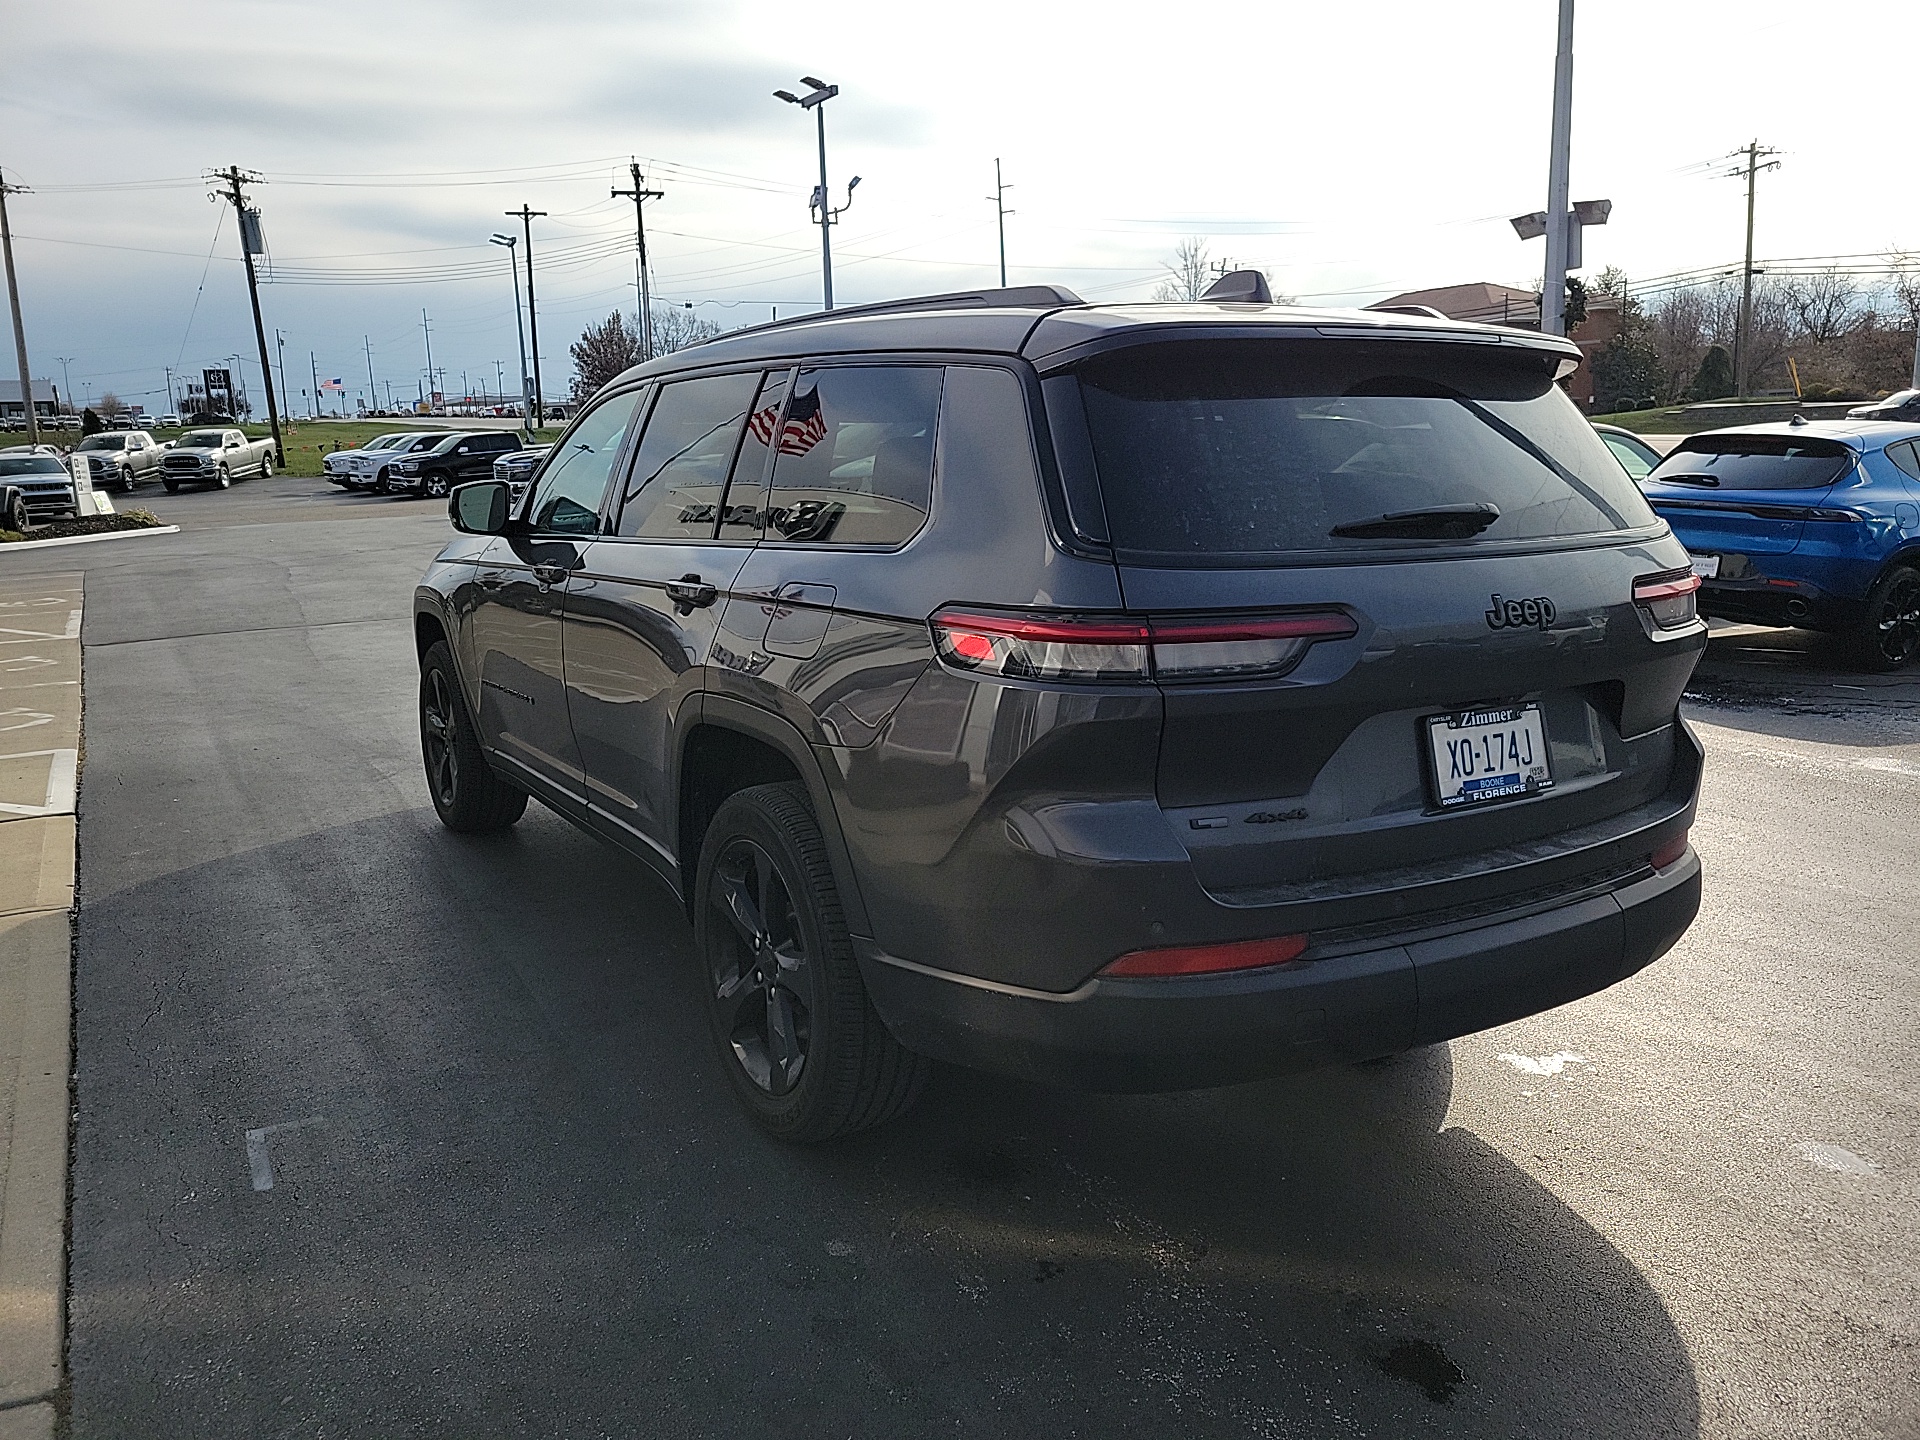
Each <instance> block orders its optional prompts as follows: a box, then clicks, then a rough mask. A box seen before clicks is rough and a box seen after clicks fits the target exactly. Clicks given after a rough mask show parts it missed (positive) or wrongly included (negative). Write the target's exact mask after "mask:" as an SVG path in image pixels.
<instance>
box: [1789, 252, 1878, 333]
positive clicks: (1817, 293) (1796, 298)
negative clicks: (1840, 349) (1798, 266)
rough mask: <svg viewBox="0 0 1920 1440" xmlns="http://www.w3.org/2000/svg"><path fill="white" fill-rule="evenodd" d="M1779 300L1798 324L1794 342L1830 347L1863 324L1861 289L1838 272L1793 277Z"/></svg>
mask: <svg viewBox="0 0 1920 1440" xmlns="http://www.w3.org/2000/svg"><path fill="white" fill-rule="evenodd" d="M1780 299H1781V301H1782V302H1783V303H1784V304H1785V306H1786V309H1787V311H1788V313H1789V314H1791V316H1792V317H1793V319H1794V321H1795V322H1797V324H1796V330H1797V333H1796V334H1795V336H1794V338H1795V340H1796V341H1799V342H1803V343H1805V344H1808V345H1813V346H1822V345H1830V344H1832V343H1833V342H1834V341H1835V340H1838V339H1840V337H1841V336H1843V335H1845V334H1846V333H1847V332H1848V331H1849V330H1851V329H1853V327H1854V326H1855V325H1856V324H1858V323H1859V321H1860V287H1859V286H1858V285H1857V284H1855V283H1854V281H1853V280H1852V279H1851V278H1850V277H1848V276H1846V275H1842V274H1841V273H1840V272H1839V271H1837V270H1823V271H1821V272H1820V273H1819V274H1817V275H1795V276H1793V277H1792V278H1790V279H1789V280H1787V282H1786V283H1785V284H1784V285H1782V286H1781V287H1780Z"/></svg>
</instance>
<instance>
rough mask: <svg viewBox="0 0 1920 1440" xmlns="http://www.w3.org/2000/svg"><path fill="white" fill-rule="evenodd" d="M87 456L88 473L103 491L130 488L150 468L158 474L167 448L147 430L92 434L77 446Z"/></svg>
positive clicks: (76, 452) (77, 450)
mask: <svg viewBox="0 0 1920 1440" xmlns="http://www.w3.org/2000/svg"><path fill="white" fill-rule="evenodd" d="M73 453H74V454H75V455H84V456H85V457H86V460H87V473H88V474H89V475H90V476H92V478H93V483H94V485H95V486H96V487H98V488H99V489H102V490H107V489H115V490H131V489H133V487H134V486H135V485H138V484H139V483H140V481H141V480H142V479H143V478H144V477H145V476H146V475H147V473H148V472H149V471H153V472H155V473H158V471H159V468H160V463H161V462H162V461H163V460H165V459H166V458H167V447H166V446H164V445H162V444H160V443H159V441H157V440H155V439H154V438H153V437H152V436H151V435H149V434H148V433H147V432H146V431H144V430H130V431H125V432H108V433H105V434H100V435H89V436H87V438H86V439H84V440H82V441H81V442H80V443H79V444H78V445H77V446H75V447H74V452H73Z"/></svg>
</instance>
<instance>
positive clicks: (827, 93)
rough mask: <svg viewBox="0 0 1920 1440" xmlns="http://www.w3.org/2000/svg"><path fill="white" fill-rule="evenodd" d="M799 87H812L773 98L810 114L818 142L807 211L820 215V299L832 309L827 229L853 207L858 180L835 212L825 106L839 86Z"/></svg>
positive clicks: (806, 80)
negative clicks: (814, 183) (830, 192)
mask: <svg viewBox="0 0 1920 1440" xmlns="http://www.w3.org/2000/svg"><path fill="white" fill-rule="evenodd" d="M800 83H801V84H802V85H811V86H812V87H813V89H812V90H810V91H809V92H808V93H807V94H805V95H795V94H794V93H793V92H792V91H791V90H776V91H774V92H773V97H774V99H776V100H784V101H786V102H787V103H788V104H789V105H798V106H799V107H800V108H801V109H803V110H811V111H813V118H814V125H815V130H816V133H817V134H818V136H819V140H820V183H819V185H818V186H816V187H815V188H814V192H813V199H812V201H811V202H810V203H809V205H808V207H807V208H808V209H809V210H817V211H818V212H819V215H820V298H821V300H822V302H823V304H824V308H826V309H828V310H831V309H833V241H832V238H831V235H832V232H831V230H830V229H829V228H828V227H829V226H831V225H833V224H835V223H837V222H838V220H839V219H840V215H841V212H842V211H844V210H846V209H847V208H848V207H849V206H851V205H852V204H853V190H854V187H855V186H856V185H858V184H859V183H860V177H859V176H858V175H856V176H854V177H853V179H851V180H849V181H848V182H847V203H846V204H845V205H842V206H840V207H839V209H835V208H834V207H833V203H832V201H831V200H830V199H829V197H828V191H827V112H826V103H827V101H829V100H831V99H833V97H834V96H836V95H838V94H839V93H840V87H839V86H838V85H829V84H827V82H826V81H824V80H816V79H815V78H814V77H813V76H811V75H802V76H801V77H800Z"/></svg>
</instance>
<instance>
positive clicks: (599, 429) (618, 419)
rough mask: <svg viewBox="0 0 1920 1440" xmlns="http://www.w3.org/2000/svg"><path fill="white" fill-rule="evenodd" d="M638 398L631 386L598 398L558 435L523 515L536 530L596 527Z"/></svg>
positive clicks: (588, 531)
mask: <svg viewBox="0 0 1920 1440" xmlns="http://www.w3.org/2000/svg"><path fill="white" fill-rule="evenodd" d="M639 398H640V397H639V396H638V395H637V394H635V393H634V392H632V391H629V392H627V393H626V394H624V395H614V396H611V397H609V398H608V399H606V400H603V401H601V402H600V404H598V405H596V406H595V407H594V408H593V409H592V410H589V411H588V412H587V413H586V414H585V415H584V416H582V417H581V418H580V421H579V423H577V424H576V425H575V426H574V427H573V429H571V430H569V431H568V432H567V433H566V435H565V436H563V437H562V438H561V441H560V443H559V444H558V445H557V446H555V447H554V452H553V454H552V456H551V457H550V459H551V463H550V464H549V465H548V466H547V468H546V470H545V472H544V473H542V475H541V476H540V484H539V485H538V486H537V487H536V488H535V489H534V491H533V494H532V497H531V498H530V499H529V500H528V502H527V519H528V520H529V521H530V522H531V523H532V525H533V528H534V529H535V530H539V531H543V532H546V533H549V534H556V535H592V534H595V533H597V532H598V531H599V529H600V502H601V501H602V500H603V499H605V498H606V493H607V478H608V476H609V475H610V474H611V473H612V470H613V462H614V459H615V457H617V456H618V455H619V453H620V445H621V442H622V441H623V440H625V439H626V436H627V426H628V424H629V423H630V422H631V421H632V419H633V411H634V405H635V403H636V402H637V401H638V400H639Z"/></svg>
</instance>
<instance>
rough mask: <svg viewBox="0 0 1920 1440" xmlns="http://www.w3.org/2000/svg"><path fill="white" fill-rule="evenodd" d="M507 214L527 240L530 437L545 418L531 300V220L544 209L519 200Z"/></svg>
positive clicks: (537, 318) (537, 322)
mask: <svg viewBox="0 0 1920 1440" xmlns="http://www.w3.org/2000/svg"><path fill="white" fill-rule="evenodd" d="M506 213H507V214H508V215H510V216H511V215H517V216H519V217H520V231H521V236H522V238H523V239H525V240H526V242H527V250H526V257H527V333H528V334H529V335H530V336H532V342H533V412H532V417H531V418H532V420H533V424H532V426H530V427H529V429H528V432H527V433H528V435H529V437H531V435H532V433H533V431H534V430H537V429H539V428H540V422H541V421H543V420H544V419H546V414H545V410H544V405H543V402H542V400H541V396H540V314H539V312H538V311H537V310H535V309H534V302H533V222H534V220H535V218H536V217H539V216H544V215H545V214H546V213H547V212H546V211H544V210H529V209H528V208H527V204H526V202H525V201H524V200H523V201H521V202H520V208H519V209H518V210H509V211H507V212H506Z"/></svg>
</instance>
